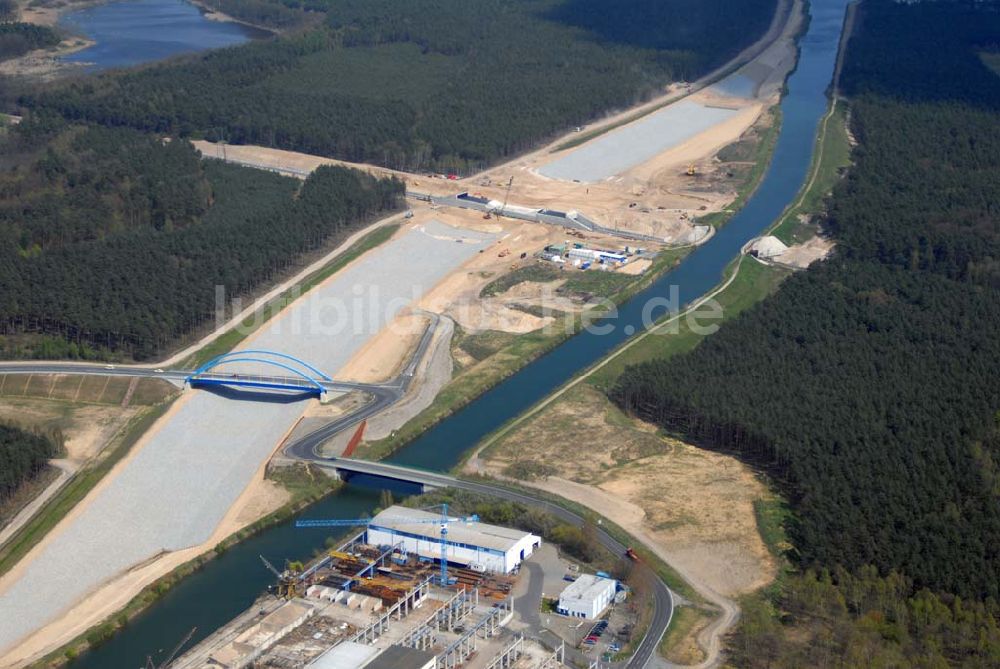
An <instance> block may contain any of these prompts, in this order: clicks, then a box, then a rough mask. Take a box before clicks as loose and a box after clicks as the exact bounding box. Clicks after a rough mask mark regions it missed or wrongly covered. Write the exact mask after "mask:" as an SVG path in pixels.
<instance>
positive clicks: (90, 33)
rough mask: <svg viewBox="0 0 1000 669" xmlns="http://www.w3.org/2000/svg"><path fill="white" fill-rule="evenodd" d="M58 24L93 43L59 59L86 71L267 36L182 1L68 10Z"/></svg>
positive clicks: (135, 0)
mask: <svg viewBox="0 0 1000 669" xmlns="http://www.w3.org/2000/svg"><path fill="white" fill-rule="evenodd" d="M59 25H60V26H61V27H63V28H66V29H68V30H70V31H72V32H74V33H78V34H81V35H85V36H86V37H88V38H89V39H92V40H94V42H96V43H95V44H94V45H93V46H90V47H87V48H86V49H83V50H81V51H77V52H75V53H72V54H68V55H66V56H64V57H63V58H62V60H63V61H65V62H68V63H85V64H86V70H87V71H88V72H99V71H101V70H107V69H110V68H115V67H129V66H132V65H140V64H142V63H150V62H153V61H157V60H162V59H164V58H169V57H170V56H176V55H179V54H182V53H192V52H195V51H204V50H206V49H218V48H220V47H226V46H233V45H236V44H242V43H243V42H246V41H248V40H250V39H252V38H254V37H261V36H265V35H267V34H269V33H265V32H264V31H261V30H256V29H254V28H251V27H249V26H245V25H242V24H239V23H234V22H232V21H213V20H211V19H208V18H205V15H204V13H202V11H201V10H200V9H198V8H197V7H195V6H194V5H192V4H191V3H189V2H185V1H184V0H122V1H121V2H112V3H108V4H102V5H97V6H94V7H88V8H86V9H81V10H77V11H73V12H67V13H66V14H65V15H64V16H63V17H62V18H61V19H60V20H59Z"/></svg>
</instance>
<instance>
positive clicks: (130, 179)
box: [0, 119, 404, 359]
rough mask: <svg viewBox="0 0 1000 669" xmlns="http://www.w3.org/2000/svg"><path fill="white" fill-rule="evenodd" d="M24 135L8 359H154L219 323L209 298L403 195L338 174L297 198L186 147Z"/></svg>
mask: <svg viewBox="0 0 1000 669" xmlns="http://www.w3.org/2000/svg"><path fill="white" fill-rule="evenodd" d="M22 126H23V130H22V128H21V127H20V126H18V127H17V128H16V129H14V130H13V131H12V133H11V136H10V138H9V141H10V142H11V143H12V144H11V145H12V146H18V147H19V149H20V150H21V151H26V150H27V149H26V148H25V145H24V143H25V142H28V144H30V142H40V145H39V146H38V147H37V148H36V150H35V152H34V153H33V154H29V155H30V156H31V157H29V158H28V159H27V161H26V164H23V165H21V166H20V167H19V168H17V169H15V170H11V171H9V172H8V173H6V174H4V175H2V176H0V192H2V193H4V194H7V195H8V196H9V199H7V198H3V197H0V203H3V206H0V239H2V240H3V243H2V245H0V246H2V248H0V333H2V335H4V336H3V337H2V344H0V346H2V348H0V351H2V353H3V354H4V355H5V356H6V357H37V356H41V355H43V354H45V353H48V352H51V351H52V350H55V348H56V347H54V345H53V342H52V338H53V337H54V338H57V339H58V340H62V341H64V342H66V347H65V352H66V354H67V355H69V356H70V357H75V356H82V357H94V356H104V357H106V356H130V357H134V358H136V359H146V358H149V357H151V356H155V355H157V354H159V353H161V352H162V351H164V350H165V349H166V348H167V347H168V346H170V345H171V344H172V343H173V342H175V341H176V340H177V339H178V338H181V337H183V336H184V335H186V334H187V333H189V332H191V331H192V330H193V329H194V328H197V327H198V326H200V325H201V324H203V323H205V322H206V321H208V320H209V319H211V318H212V317H213V316H214V313H215V309H216V305H215V300H216V297H215V291H216V286H224V287H225V291H226V295H227V297H229V298H234V297H240V296H245V295H247V294H248V293H250V292H251V291H253V290H254V289H256V288H257V287H258V286H260V285H262V284H265V283H266V282H268V281H269V280H271V279H272V278H274V277H275V276H276V275H278V274H279V273H281V272H283V271H287V270H288V269H289V268H290V267H292V266H293V265H294V264H295V263H296V262H297V260H298V258H299V257H300V255H301V254H302V253H304V252H307V251H309V250H312V249H316V248H318V247H320V246H321V245H324V244H327V243H329V242H330V240H331V239H332V238H334V237H337V236H339V235H343V234H346V233H347V232H349V231H352V230H355V229H358V227H359V226H361V225H363V224H364V223H365V222H367V221H369V220H371V219H372V218H373V217H375V216H378V215H379V214H380V213H382V212H386V211H389V210H393V209H396V208H398V207H399V206H400V203H401V199H402V195H403V188H404V187H403V184H402V183H401V182H399V181H398V180H395V179H388V180H379V179H375V178H373V177H371V176H369V175H367V174H365V173H362V172H359V171H356V170H351V169H348V168H343V167H322V168H320V169H319V170H317V171H316V172H315V173H314V174H313V175H312V176H310V177H309V179H307V180H306V182H305V183H304V184H301V187H300V182H299V181H298V180H296V179H291V178H288V177H281V176H278V175H275V174H271V173H268V172H262V171H259V170H254V169H250V168H243V167H238V166H234V165H229V164H225V163H221V162H218V161H214V160H209V161H202V160H201V159H200V158H199V157H198V155H197V153H196V152H195V151H194V149H193V148H192V147H191V146H190V144H189V143H187V142H186V141H182V140H176V139H175V140H173V141H164V140H160V139H158V138H154V137H152V136H149V135H145V134H143V133H140V132H137V131H134V130H128V129H106V128H80V127H75V126H73V127H69V128H65V129H58V128H56V129H54V130H53V132H54V135H52V136H48V137H47V138H46V135H45V134H44V133H38V132H37V130H36V127H35V124H34V122H33V121H32V120H31V119H26V120H25V122H24V123H22ZM22 132H23V133H24V134H23V135H22V134H21V133H22ZM25 137H31V138H32V139H29V140H26V139H25ZM19 142H20V144H18V143H19Z"/></svg>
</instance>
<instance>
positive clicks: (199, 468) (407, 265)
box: [0, 222, 492, 650]
mask: <svg viewBox="0 0 1000 669" xmlns="http://www.w3.org/2000/svg"><path fill="white" fill-rule="evenodd" d="M456 236H460V237H461V238H463V241H462V242H461V243H458V242H456V241H455V238H456ZM491 240H492V237H489V236H483V235H477V234H476V233H471V232H462V233H461V235H456V231H455V230H454V229H453V228H449V227H448V226H445V225H443V224H439V223H433V222H432V223H429V224H427V225H426V226H423V227H422V228H417V229H414V230H412V231H410V232H409V233H407V234H405V235H403V236H401V237H399V238H397V239H395V240H393V241H392V242H390V243H387V244H385V245H383V246H381V247H379V248H378V249H375V250H374V251H373V252H371V253H369V254H367V255H366V256H365V257H364V258H362V259H361V260H360V261H358V262H356V263H354V264H352V265H351V266H350V267H348V268H347V269H345V270H343V271H341V272H339V273H338V274H337V275H335V277H334V278H333V280H331V281H329V282H327V283H326V284H324V285H323V286H321V287H319V288H317V289H315V290H314V291H313V293H310V295H309V296H307V298H306V299H303V300H301V301H300V302H298V303H296V304H295V305H293V306H292V307H291V308H289V309H288V310H286V313H285V314H283V315H282V316H281V317H280V318H278V319H275V320H274V321H272V322H271V323H269V324H268V325H267V326H266V327H265V329H264V330H263V331H262V332H261V334H260V335H258V336H257V337H255V338H254V339H253V340H252V341H251V342H249V343H248V346H249V347H252V348H268V349H273V350H277V351H282V352H286V353H289V354H293V355H297V356H299V357H302V358H304V359H306V360H308V361H309V362H310V363H312V364H314V365H316V366H317V367H319V368H320V369H322V370H324V371H327V372H333V373H335V372H336V370H337V369H339V368H340V367H341V366H342V365H343V364H344V363H345V362H346V361H347V360H348V358H350V356H351V355H352V354H353V353H354V352H355V351H357V350H358V349H360V348H361V346H362V345H364V343H365V342H366V341H367V340H368V339H369V338H370V337H371V336H372V335H373V334H375V333H376V332H377V331H378V330H379V329H381V328H382V327H383V326H384V325H385V324H386V323H388V322H389V321H390V320H391V319H392V318H393V317H394V316H395V315H396V313H398V312H399V310H401V309H402V308H404V307H405V306H406V305H407V304H409V303H410V302H411V301H413V300H414V299H416V298H418V297H420V296H421V295H422V294H423V293H424V292H426V291H427V290H429V289H430V288H431V287H433V285H434V284H436V283H437V282H438V281H440V280H441V279H442V278H444V276H445V275H447V274H448V273H449V272H451V271H452V270H454V269H455V268H456V267H457V266H458V265H459V264H461V263H462V262H463V261H464V260H465V259H467V258H468V257H471V256H472V255H473V254H475V253H477V252H478V250H479V248H481V246H482V244H483V243H488V242H489V241H491ZM345 305H347V307H348V311H347V312H346V315H345V313H344V311H343V309H344V308H345ZM345 319H346V320H345ZM359 321H361V322H359ZM193 392H194V393H195V394H193V395H191V396H190V397H186V398H184V399H182V400H180V402H181V404H180V406H178V407H176V410H175V411H174V413H173V414H172V416H171V418H170V419H169V420H167V421H164V422H163V424H162V425H161V426H160V427H159V429H158V430H157V431H156V432H155V433H153V434H152V435H151V436H150V438H149V439H148V441H147V442H146V443H145V445H144V446H142V448H141V449H140V450H139V451H138V452H137V453H136V454H135V456H134V457H133V458H132V459H131V460H130V461H129V462H128V463H127V464H126V465H125V466H124V467H123V468H122V469H121V470H120V472H119V473H118V474H117V475H115V476H114V478H113V479H111V480H108V481H107V482H106V483H107V485H106V486H105V487H104V488H103V489H102V490H101V491H100V492H98V493H96V494H93V495H91V497H90V498H89V499H88V500H87V501H85V506H84V507H81V512H80V513H79V515H78V516H77V517H76V518H75V519H73V520H72V521H70V522H66V523H63V524H62V525H60V526H59V527H58V528H56V530H54V531H53V534H52V535H51V536H50V538H49V539H48V540H47V541H46V544H45V545H44V548H41V549H40V550H37V551H36V553H35V554H34V555H33V556H31V557H30V558H29V559H30V562H28V563H26V564H25V566H26V569H25V570H24V573H23V574H22V575H21V576H20V577H19V578H17V579H16V580H14V579H5V580H4V581H0V621H3V624H2V625H0V650H3V649H7V648H9V647H11V646H12V645H13V643H14V642H15V641H17V640H18V639H20V638H22V637H24V636H25V635H27V634H28V633H30V632H31V631H33V630H35V629H37V628H39V627H41V626H43V625H44V624H45V623H46V622H48V621H50V620H53V619H55V618H56V617H58V616H59V614H60V613H61V612H63V611H65V610H67V609H68V608H69V607H70V606H71V605H72V604H74V603H75V602H77V601H79V600H80V599H82V598H83V597H84V596H86V595H87V594H88V593H89V592H91V591H92V590H94V589H95V588H97V587H98V586H100V585H101V584H103V583H105V582H106V581H108V580H109V579H111V578H112V577H114V576H115V575H117V574H118V573H120V572H121V571H123V570H125V569H128V568H129V567H131V566H133V565H136V564H138V563H141V562H143V561H145V560H148V559H150V558H152V557H153V556H155V555H157V554H158V553H160V552H161V551H164V550H167V551H172V550H177V549H180V548H186V547H190V546H196V545H198V544H201V543H203V542H205V541H207V540H208V539H209V538H210V537H211V535H212V533H213V531H214V530H215V528H216V527H217V526H218V525H219V523H220V522H221V521H222V519H223V517H224V516H225V514H226V512H227V510H228V509H229V508H230V507H231V506H232V504H233V503H234V502H235V501H236V499H237V498H238V497H239V495H240V494H241V492H242V491H243V490H244V488H245V487H246V485H247V484H248V483H249V482H250V481H251V479H252V478H253V475H254V473H255V472H256V470H257V469H258V468H259V466H260V465H261V463H262V462H264V460H265V459H266V458H267V457H268V456H269V455H270V454H271V452H272V451H273V450H274V448H275V446H276V445H277V444H278V442H279V441H280V440H281V438H282V437H283V436H284V434H285V432H286V431H287V430H288V429H289V428H290V427H291V426H292V424H293V423H294V422H295V421H296V419H297V418H298V417H299V416H300V415H301V413H302V411H303V409H304V404H302V403H301V402H294V401H286V402H278V401H275V402H268V403H262V402H249V401H239V400H235V399H232V398H229V397H225V396H222V395H216V394H212V393H209V392H205V391H193ZM12 580H13V582H11V581H12Z"/></svg>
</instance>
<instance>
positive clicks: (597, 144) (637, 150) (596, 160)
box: [538, 100, 738, 183]
mask: <svg viewBox="0 0 1000 669" xmlns="http://www.w3.org/2000/svg"><path fill="white" fill-rule="evenodd" d="M737 113H738V110H735V109H722V108H720V107H707V106H705V105H702V104H699V103H697V102H693V101H691V100H682V101H680V102H677V103H675V104H672V105H668V106H666V107H664V108H663V109H661V110H659V111H657V112H653V113H652V114H650V115H649V116H647V117H645V118H644V119H642V120H640V121H636V122H635V123H631V124H629V125H627V126H625V127H622V128H618V129H617V130H613V131H611V132H609V133H608V134H606V135H603V136H601V137H598V138H597V139H595V140H593V141H591V142H588V143H587V144H585V145H583V146H582V147H580V148H578V149H575V150H573V151H571V152H569V153H567V154H566V155H564V156H563V157H562V158H559V159H558V160H555V161H553V162H551V163H549V164H548V165H545V166H544V167H542V168H541V169H539V170H538V171H539V172H540V173H541V174H543V175H544V176H547V177H551V178H553V179H562V180H564V181H580V182H583V183H594V182H598V181H604V180H605V179H609V178H611V177H613V176H615V175H618V174H621V173H622V172H624V171H626V170H628V169H629V168H632V167H635V166H636V165H641V164H642V163H644V162H646V161H648V160H650V159H652V158H654V157H656V156H657V155H659V154H661V153H663V152H665V151H668V150H670V149H672V148H674V147H675V146H679V145H680V144H683V143H684V142H685V141H687V140H688V139H690V138H692V137H694V136H695V135H697V134H699V133H701V132H704V131H705V130H708V129H709V128H711V127H712V126H714V125H716V124H717V123H721V122H723V121H725V120H727V119H729V118H732V117H733V116H735V115H736V114H737Z"/></svg>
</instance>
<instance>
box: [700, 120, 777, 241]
mask: <svg viewBox="0 0 1000 669" xmlns="http://www.w3.org/2000/svg"><path fill="white" fill-rule="evenodd" d="M765 119H766V120H765ZM754 127H755V128H757V132H758V134H757V137H756V138H754V139H752V140H748V139H746V138H744V139H741V140H740V141H739V142H735V143H733V144H730V145H729V146H728V147H725V148H723V149H722V151H720V152H719V156H720V158H722V157H723V156H726V155H727V153H728V155H729V156H730V157H729V158H728V159H729V160H734V159H737V158H738V159H740V160H745V161H753V166H752V167H751V168H750V169H749V170H748V171H747V174H746V177H745V178H744V180H743V184H742V185H741V186H740V187H739V188H738V189H737V191H736V199H734V200H733V201H732V202H731V203H730V204H729V205H728V206H727V207H726V208H725V209H723V210H722V211H719V212H715V213H712V214H707V215H705V216H699V217H698V219H697V223H699V224H701V225H711V226H712V227H714V228H720V227H722V226H723V225H725V224H726V223H727V222H728V221H729V219H730V218H732V217H733V215H734V214H735V213H736V212H738V211H739V210H740V209H742V208H743V205H744V204H746V202H747V200H748V199H749V198H750V196H751V195H753V192H754V191H755V190H757V187H758V186H759V185H760V182H761V181H763V179H764V173H765V172H767V167H768V165H770V164H771V157H772V156H773V155H774V146H775V144H777V142H778V134H779V133H778V130H780V129H781V107H779V106H778V105H774V106H773V107H771V108H770V109H769V110H767V112H765V115H763V116H761V119H760V120H758V121H757V123H756V124H755V126H754Z"/></svg>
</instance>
